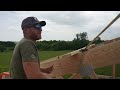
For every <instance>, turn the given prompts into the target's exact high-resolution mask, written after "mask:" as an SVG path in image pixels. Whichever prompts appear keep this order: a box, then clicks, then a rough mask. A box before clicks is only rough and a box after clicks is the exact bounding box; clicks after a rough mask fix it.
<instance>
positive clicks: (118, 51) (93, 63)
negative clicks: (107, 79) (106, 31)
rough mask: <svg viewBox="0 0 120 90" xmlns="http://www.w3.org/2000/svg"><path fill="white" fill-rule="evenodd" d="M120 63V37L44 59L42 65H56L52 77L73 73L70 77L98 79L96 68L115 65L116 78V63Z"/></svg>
mask: <svg viewBox="0 0 120 90" xmlns="http://www.w3.org/2000/svg"><path fill="white" fill-rule="evenodd" d="M119 63H120V37H119V38H116V39H113V40H109V41H106V42H104V43H101V44H98V45H91V46H89V47H88V50H87V51H85V52H82V51H81V49H79V50H76V51H73V52H70V53H67V54H64V55H61V56H56V57H54V58H51V59H48V60H45V61H42V62H41V63H40V65H41V67H46V66H49V65H54V70H53V72H52V73H51V74H49V75H50V76H51V77H59V76H63V75H65V74H72V77H70V79H80V78H82V77H83V76H90V78H92V79H98V78H99V75H97V74H96V73H95V71H94V70H95V69H96V68H101V67H104V66H109V65H113V78H115V64H119Z"/></svg>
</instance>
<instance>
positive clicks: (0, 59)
mask: <svg viewBox="0 0 120 90" xmlns="http://www.w3.org/2000/svg"><path fill="white" fill-rule="evenodd" d="M68 52H71V51H40V52H39V56H40V59H41V60H46V59H49V58H52V57H55V56H58V55H62V54H65V53H68ZM11 56H12V51H11V52H3V53H0V73H1V72H4V71H9V65H10V59H11ZM95 72H96V73H97V74H100V75H112V66H107V67H103V68H99V69H96V70H95ZM116 76H117V77H120V64H118V65H116ZM65 77H66V78H67V76H65Z"/></svg>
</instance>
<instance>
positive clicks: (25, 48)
mask: <svg viewBox="0 0 120 90" xmlns="http://www.w3.org/2000/svg"><path fill="white" fill-rule="evenodd" d="M30 61H35V62H38V63H39V55H38V51H37V47H36V44H35V43H34V42H33V41H32V40H29V39H26V38H23V39H21V40H20V41H19V42H18V43H17V44H16V47H15V49H14V51H13V56H12V59H11V63H10V75H11V78H12V79H27V77H26V74H25V72H24V69H23V65H22V62H30ZM39 65H40V63H39Z"/></svg>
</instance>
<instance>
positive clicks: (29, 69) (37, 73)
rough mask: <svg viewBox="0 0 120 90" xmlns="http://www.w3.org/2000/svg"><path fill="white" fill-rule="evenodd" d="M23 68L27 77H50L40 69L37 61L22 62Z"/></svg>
mask: <svg viewBox="0 0 120 90" xmlns="http://www.w3.org/2000/svg"><path fill="white" fill-rule="evenodd" d="M23 68H24V71H25V73H26V76H27V78H28V79H51V77H49V76H48V75H47V74H45V73H43V72H42V71H41V70H40V67H39V64H38V63H37V62H34V61H31V62H23Z"/></svg>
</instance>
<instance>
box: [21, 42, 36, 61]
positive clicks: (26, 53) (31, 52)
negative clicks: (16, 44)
mask: <svg viewBox="0 0 120 90" xmlns="http://www.w3.org/2000/svg"><path fill="white" fill-rule="evenodd" d="M20 53H21V58H22V61H23V62H29V61H36V62H38V58H37V50H36V48H35V45H34V44H33V43H32V42H25V43H23V44H22V45H21V47H20Z"/></svg>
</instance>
